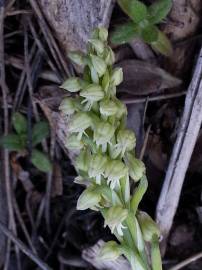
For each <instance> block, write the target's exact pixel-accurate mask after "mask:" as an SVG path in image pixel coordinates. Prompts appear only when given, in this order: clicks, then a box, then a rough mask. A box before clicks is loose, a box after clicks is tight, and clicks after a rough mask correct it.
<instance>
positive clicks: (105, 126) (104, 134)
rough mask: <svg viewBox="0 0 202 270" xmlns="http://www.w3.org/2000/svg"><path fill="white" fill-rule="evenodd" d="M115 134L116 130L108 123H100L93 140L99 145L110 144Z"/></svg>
mask: <svg viewBox="0 0 202 270" xmlns="http://www.w3.org/2000/svg"><path fill="white" fill-rule="evenodd" d="M114 132H115V128H114V127H113V126H112V125H110V124H109V123H107V122H100V123H98V124H97V125H96V127H95V131H94V136H93V140H94V141H95V142H96V144H97V145H102V144H106V143H108V142H110V140H111V138H112V137H113V135H114Z"/></svg>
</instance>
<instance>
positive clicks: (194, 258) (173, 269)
mask: <svg viewBox="0 0 202 270" xmlns="http://www.w3.org/2000/svg"><path fill="white" fill-rule="evenodd" d="M201 258H202V252H199V253H197V254H195V255H193V256H191V257H189V258H188V259H186V260H184V261H182V262H181V263H178V264H177V265H175V266H173V267H171V268H170V269H169V270H179V269H182V268H184V267H185V266H187V265H188V264H190V263H193V262H195V261H197V260H199V259H201Z"/></svg>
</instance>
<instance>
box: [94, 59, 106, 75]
mask: <svg viewBox="0 0 202 270" xmlns="http://www.w3.org/2000/svg"><path fill="white" fill-rule="evenodd" d="M91 61H92V64H93V67H94V69H95V70H96V71H97V73H98V75H99V76H100V77H101V76H102V75H104V73H105V71H106V69H107V65H106V63H105V62H104V60H102V58H100V57H98V56H96V55H91Z"/></svg>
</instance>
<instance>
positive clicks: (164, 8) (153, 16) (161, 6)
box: [148, 0, 172, 24]
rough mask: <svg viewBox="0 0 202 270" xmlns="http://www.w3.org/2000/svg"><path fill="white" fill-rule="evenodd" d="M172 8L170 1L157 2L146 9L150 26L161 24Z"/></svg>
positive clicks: (161, 0)
mask: <svg viewBox="0 0 202 270" xmlns="http://www.w3.org/2000/svg"><path fill="white" fill-rule="evenodd" d="M171 7H172V1H171V0H157V1H156V2H155V3H154V4H152V5H151V6H150V7H149V8H148V13H149V18H148V20H149V21H150V22H151V23H152V24H156V23H159V22H161V21H162V20H163V19H164V18H165V17H166V16H167V15H168V13H169V12H170V10H171Z"/></svg>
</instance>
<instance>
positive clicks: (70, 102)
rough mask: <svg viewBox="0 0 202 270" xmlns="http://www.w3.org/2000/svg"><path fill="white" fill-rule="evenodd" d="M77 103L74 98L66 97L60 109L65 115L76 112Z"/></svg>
mask: <svg viewBox="0 0 202 270" xmlns="http://www.w3.org/2000/svg"><path fill="white" fill-rule="evenodd" d="M75 109H76V108H75V104H74V99H73V98H64V99H63V100H62V102H61V104H60V107H59V110H60V111H62V113H63V114H65V115H71V114H73V113H74V112H75Z"/></svg>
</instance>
